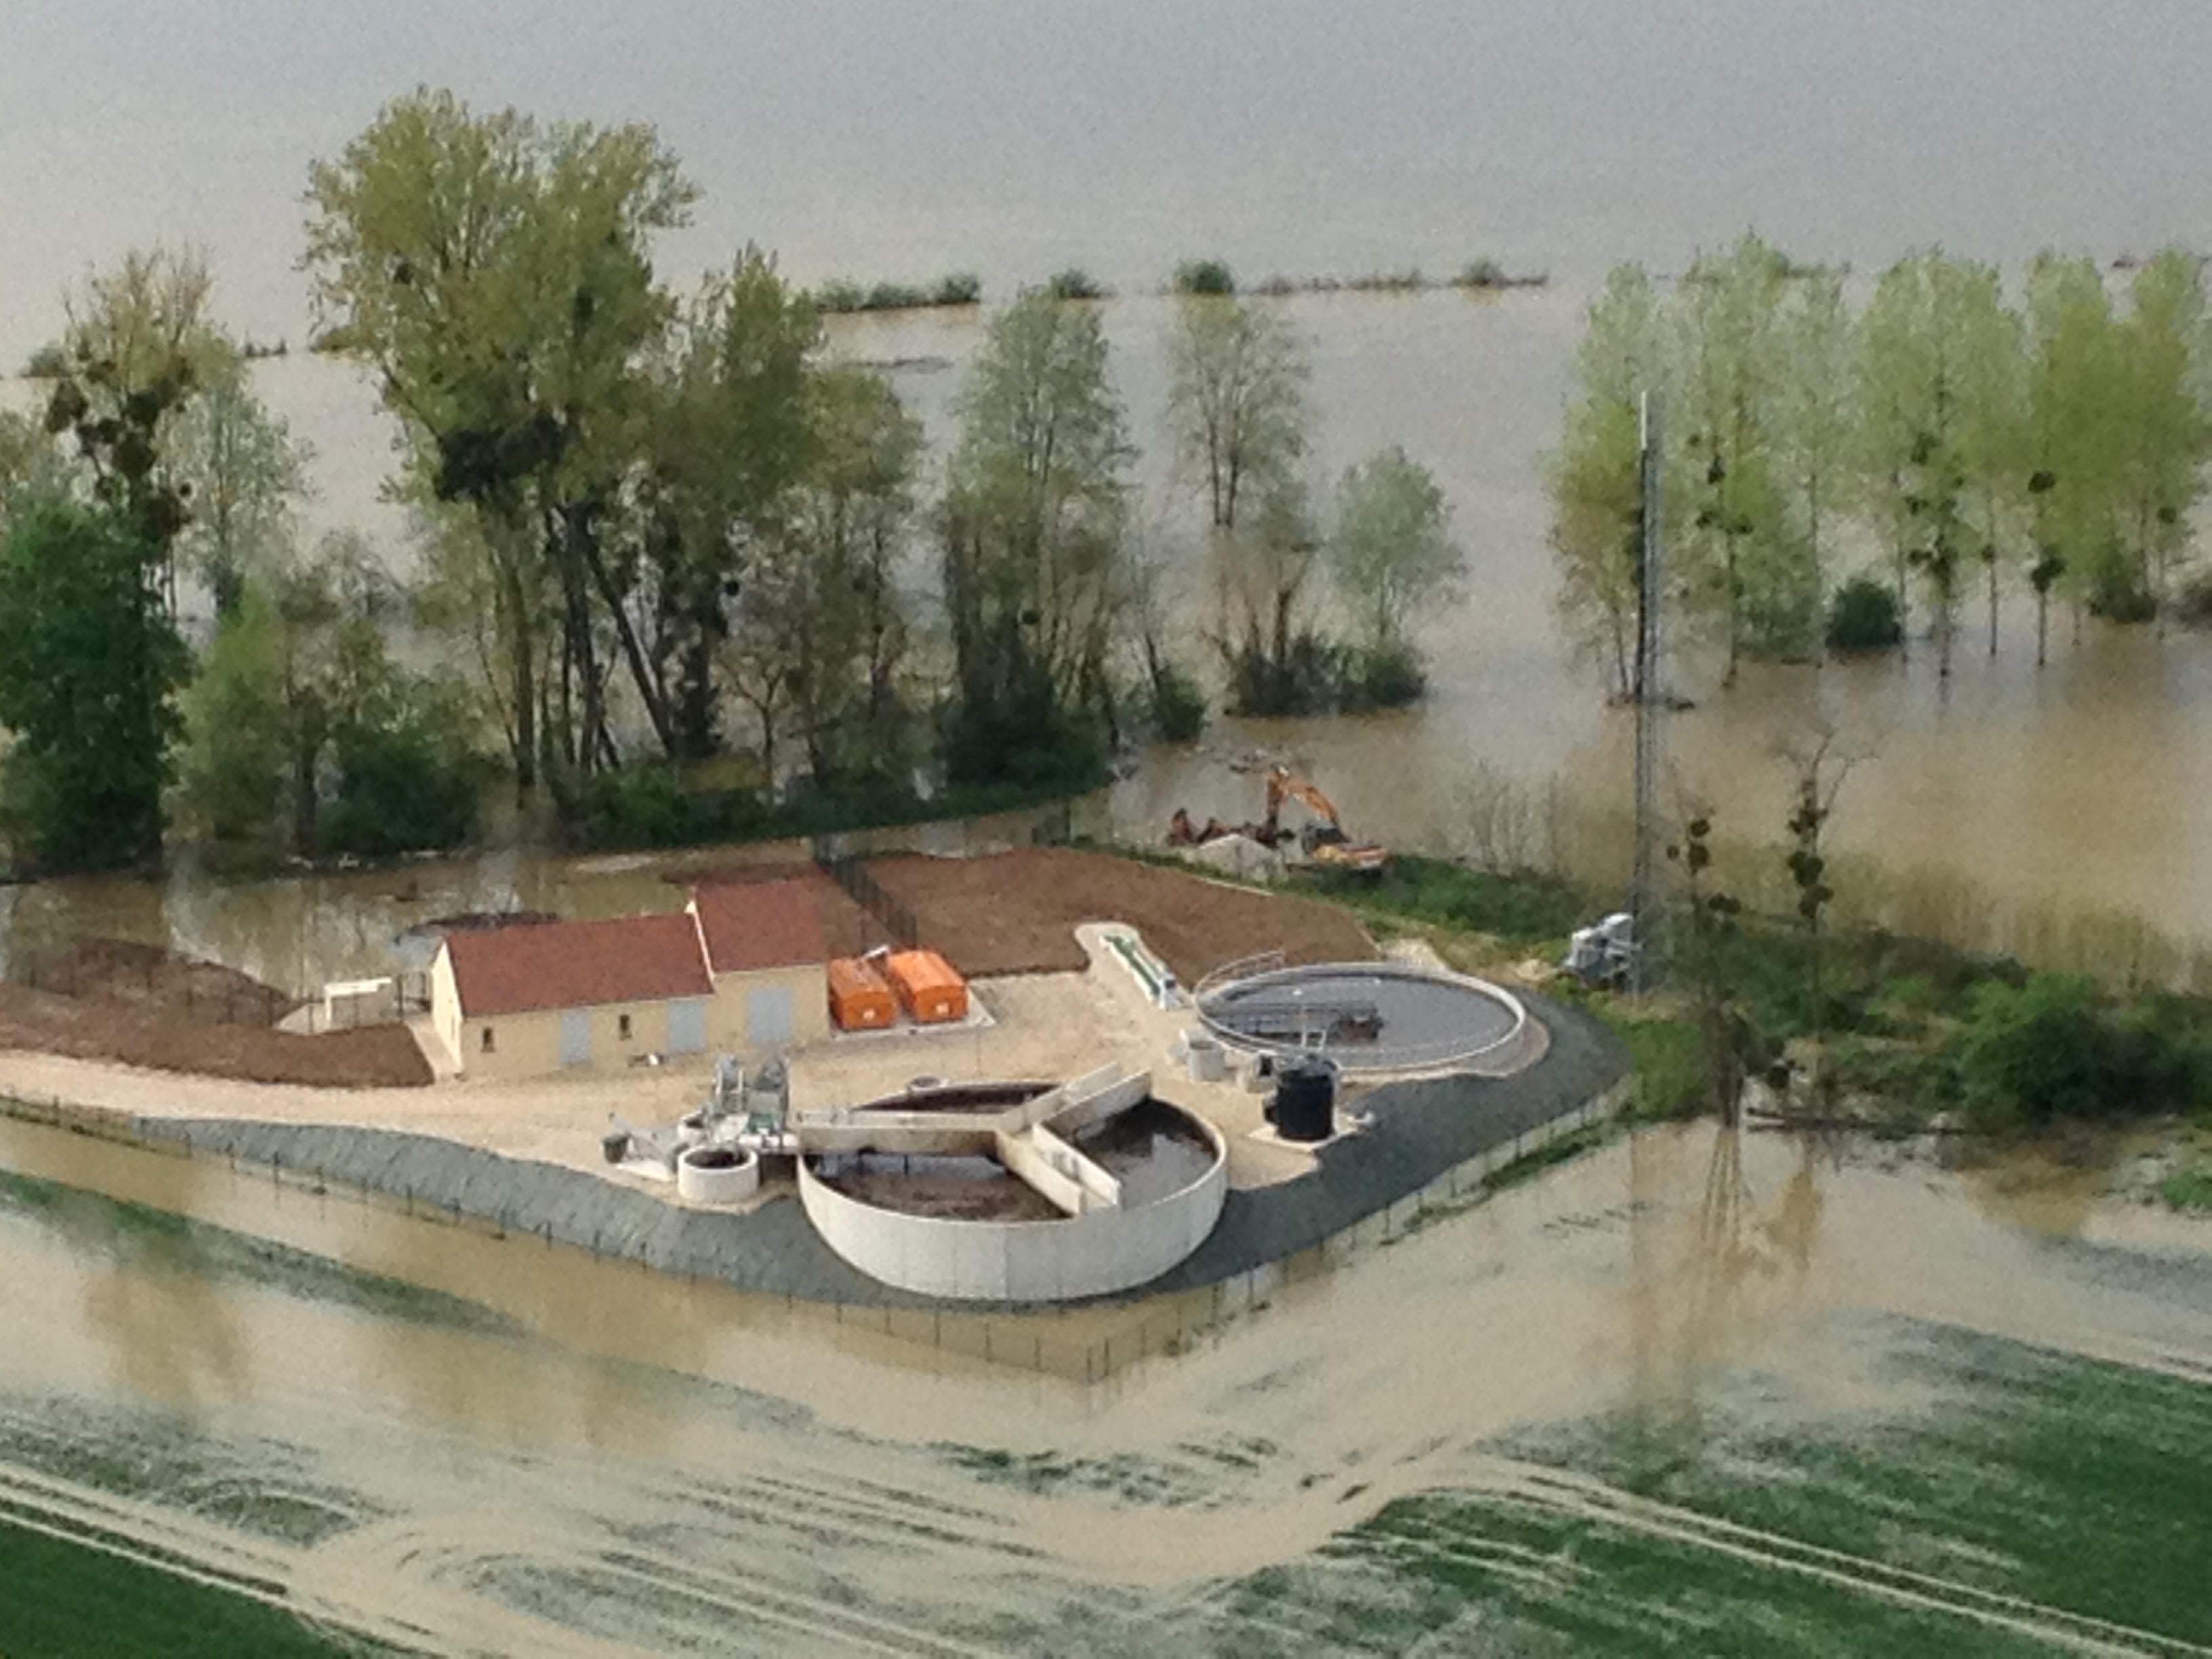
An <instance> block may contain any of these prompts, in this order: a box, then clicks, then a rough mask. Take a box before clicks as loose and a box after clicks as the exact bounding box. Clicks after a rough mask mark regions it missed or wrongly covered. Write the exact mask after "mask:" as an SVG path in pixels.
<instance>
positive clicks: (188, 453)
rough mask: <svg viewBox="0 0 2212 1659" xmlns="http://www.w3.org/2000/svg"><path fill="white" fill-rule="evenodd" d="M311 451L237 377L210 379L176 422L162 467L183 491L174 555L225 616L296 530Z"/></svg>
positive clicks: (268, 568) (277, 559) (275, 559)
mask: <svg viewBox="0 0 2212 1659" xmlns="http://www.w3.org/2000/svg"><path fill="white" fill-rule="evenodd" d="M313 459H314V451H313V448H312V447H310V446H309V445H308V444H307V442H306V441H305V440H303V439H300V438H296V437H295V436H294V435H292V430H291V428H290V426H289V424H288V423H287V422H285V421H284V420H283V417H282V416H277V415H275V414H272V413H271V412H270V410H269V409H268V407H267V405H265V404H263V403H262V401H261V400H260V399H259V398H257V397H255V396H254V395H253V393H252V391H251V390H250V389H249V388H248V387H247V386H246V383H245V380H243V378H242V377H231V378H227V379H224V380H218V381H216V383H215V384H213V385H211V386H209V387H208V388H207V389H206V390H205V391H204V392H202V393H201V394H200V395H199V396H198V397H197V398H193V399H192V400H191V402H190V403H189V404H187V405H186V406H185V409H184V410H183V412H182V413H181V414H180V415H179V417H178V418H177V420H176V422H175V423H174V428H173V432H172V434H171V438H170V444H169V465H170V468H171V470H172V471H173V473H174V474H175V475H176V477H178V478H179V480H180V481H181V482H182V483H183V484H184V485H185V487H186V489H188V490H189V492H190V493H189V497H188V501H189V505H190V508H191V512H190V514H189V516H188V517H187V519H186V520H185V523H184V525H183V526H182V527H181V528H180V530H179V532H178V537H177V552H178V555H179V558H181V559H182V561H183V562H184V564H185V568H186V569H188V570H190V571H191V572H192V573H193V574H197V576H199V578H200V579H201V580H204V582H205V583H206V584H207V586H208V592H209V593H210V596H211V597H212V598H213V599H214V601H215V608H216V615H217V616H218V617H228V616H229V615H231V614H232V613H233V612H234V611H236V610H237V609H238V606H239V604H240V600H241V599H243V598H244V597H245V593H246V581H247V580H248V579H249V577H251V576H254V575H262V576H266V575H267V574H269V573H270V572H271V571H273V570H274V569H275V568H276V566H277V565H278V563H279V562H281V561H282V560H283V556H284V555H285V553H286V551H287V550H288V549H289V546H290V544H291V540H292V538H293V537H294V535H295V533H296V532H297V528H298V526H297V517H298V508H299V504H300V503H301V501H303V500H305V499H306V497H307V468H308V466H309V465H310V464H311V463H312V462H313Z"/></svg>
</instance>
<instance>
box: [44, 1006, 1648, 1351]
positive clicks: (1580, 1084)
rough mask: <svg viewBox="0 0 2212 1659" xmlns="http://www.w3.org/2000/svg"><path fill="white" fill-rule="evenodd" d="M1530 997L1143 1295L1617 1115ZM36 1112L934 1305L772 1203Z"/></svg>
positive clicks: (1271, 1264) (1391, 1215)
mask: <svg viewBox="0 0 2212 1659" xmlns="http://www.w3.org/2000/svg"><path fill="white" fill-rule="evenodd" d="M1528 1000H1529V1001H1530V1002H1531V1004H1532V1005H1536V1006H1533V1007H1532V1012H1539V1013H1540V1014H1541V1019H1542V1021H1543V1023H1544V1024H1547V1025H1548V1026H1549V1027H1550V1028H1551V1038H1552V1040H1551V1045H1550V1050H1549V1052H1548V1053H1547V1054H1545V1056H1544V1058H1543V1059H1542V1060H1541V1061H1540V1062H1539V1063H1538V1064H1537V1065H1535V1066H1533V1067H1531V1068H1530V1069H1528V1071H1525V1072H1522V1073H1518V1074H1516V1075H1515V1076H1513V1077H1510V1078H1504V1079H1479V1078H1466V1077H1459V1078H1443V1079H1433V1080H1428V1081H1421V1082H1411V1083H1394V1084H1388V1085H1383V1086H1382V1087H1380V1088H1377V1089H1375V1090H1373V1091H1370V1092H1368V1093H1366V1094H1364V1095H1363V1096H1362V1097H1361V1098H1360V1101H1359V1106H1360V1109H1362V1110H1363V1111H1365V1112H1369V1113H1371V1114H1372V1115H1373V1116H1374V1119H1375V1121H1374V1123H1373V1125H1372V1127H1370V1128H1368V1129H1366V1130H1364V1131H1363V1132H1362V1133H1359V1134H1357V1135H1351V1136H1347V1137H1346V1138H1344V1139H1341V1140H1339V1141H1336V1142H1334V1143H1332V1144H1331V1145H1329V1146H1325V1147H1323V1148H1322V1151H1321V1152H1320V1154H1319V1158H1320V1162H1321V1164H1322V1170H1321V1171H1320V1172H1319V1174H1318V1175H1317V1176H1308V1177H1304V1178H1301V1179H1299V1180H1297V1181H1292V1182H1285V1183H1283V1184H1282V1185H1280V1186H1276V1187H1269V1188H1262V1189H1260V1190H1258V1191H1254V1192H1231V1193H1229V1194H1227V1195H1226V1196H1225V1197H1223V1198H1221V1199H1220V1200H1219V1210H1218V1214H1219V1221H1218V1224H1217V1225H1214V1227H1213V1230H1212V1233H1211V1234H1210V1235H1208V1236H1206V1241H1205V1243H1203V1244H1201V1245H1200V1246H1199V1247H1198V1249H1197V1250H1196V1251H1195V1252H1194V1253H1193V1254H1192V1255H1189V1256H1188V1257H1187V1258H1186V1259H1184V1260H1183V1261H1181V1262H1180V1263H1179V1264H1175V1265H1171V1266H1170V1267H1167V1268H1166V1269H1164V1271H1163V1272H1162V1273H1160V1275H1159V1276H1158V1277H1157V1278H1155V1279H1152V1280H1150V1281H1146V1282H1142V1284H1141V1288H1142V1289H1143V1290H1144V1291H1146V1293H1147V1294H1150V1293H1152V1292H1154V1291H1183V1290H1190V1289H1194V1288H1198V1289H1203V1288H1206V1287H1210V1286H1218V1285H1224V1284H1227V1283H1230V1282H1231V1281H1236V1280H1240V1279H1241V1280H1243V1281H1245V1285H1246V1289H1247V1291H1249V1292H1252V1293H1254V1294H1257V1293H1260V1291H1263V1290H1264V1286H1265V1285H1266V1284H1267V1283H1271V1282H1273V1279H1272V1277H1271V1276H1272V1275H1273V1274H1274V1273H1279V1272H1280V1271H1282V1270H1283V1269H1282V1267H1281V1264H1283V1263H1285V1262H1287V1261H1291V1259H1292V1258H1294V1257H1299V1256H1301V1255H1304V1253H1308V1252H1311V1251H1314V1250H1316V1249H1322V1250H1323V1251H1324V1252H1326V1251H1327V1250H1328V1249H1333V1248H1334V1246H1333V1243H1332V1241H1334V1240H1338V1239H1346V1238H1352V1239H1356V1238H1358V1237H1361V1236H1362V1235H1363V1233H1364V1231H1365V1230H1367V1229H1370V1228H1372V1227H1374V1226H1376V1225H1380V1226H1382V1227H1383V1228H1385V1229H1388V1228H1389V1227H1391V1226H1393V1225H1402V1217H1403V1216H1404V1215H1405V1214H1406V1213H1409V1212H1418V1211H1419V1209H1420V1208H1421V1207H1422V1206H1424V1205H1426V1204H1432V1203H1439V1202H1445V1201H1452V1200H1457V1199H1458V1198H1459V1197H1461V1196H1462V1194H1465V1193H1466V1192H1468V1191H1469V1190H1470V1189H1473V1188H1477V1187H1479V1185H1480V1178H1481V1176H1484V1175H1486V1174H1487V1173H1489V1172H1490V1171H1492V1170H1495V1169H1497V1168H1499V1167H1501V1166H1503V1165H1504V1164H1510V1163H1512V1162H1514V1161H1515V1160H1516V1159H1517V1158H1522V1157H1524V1156H1526V1155H1527V1154H1528V1152H1532V1151H1536V1150H1541V1147H1542V1146H1545V1145H1547V1144H1548V1143H1549V1142H1551V1141H1552V1140H1553V1139H1556V1138H1557V1137H1558V1136H1559V1135H1560V1134H1563V1133H1572V1132H1573V1130H1574V1129H1575V1128H1577V1127H1581V1126H1583V1125H1585V1124H1587V1123H1589V1122H1590V1121H1595V1119H1596V1118H1598V1117H1601V1116H1604V1115H1609V1114H1610V1113H1611V1112H1612V1111H1613V1110H1614V1109H1617V1107H1618V1105H1619V1103H1620V1101H1621V1099H1622V1098H1623V1095H1622V1092H1621V1089H1620V1084H1621V1082H1622V1079H1624V1077H1625V1076H1626V1073H1627V1071H1628V1054H1627V1051H1626V1048H1624V1047H1623V1046H1622V1045H1621V1043H1620V1040H1619V1039H1618V1038H1616V1037H1614V1036H1613V1035H1612V1034H1611V1033H1610V1032H1608V1031H1607V1030H1604V1028H1603V1027H1602V1026H1601V1025H1600V1024H1598V1023H1597V1022H1596V1021H1595V1020H1594V1019H1592V1018H1589V1016H1588V1015H1586V1014H1583V1013H1582V1012H1580V1011H1578V1010H1576V1009H1572V1008H1565V1007H1561V1006H1558V1005H1554V1004H1552V1003H1550V1002H1548V1001H1547V1000H1543V999H1539V998H1529V999H1528ZM40 1121H57V1122H58V1121H69V1122H73V1123H74V1122H78V1121H88V1122H90V1123H92V1124H94V1125H97V1126H100V1127H98V1129H97V1132H98V1133H107V1134H111V1135H112V1136H113V1137H114V1138H116V1139H126V1140H139V1141H144V1142H152V1143H157V1144H165V1145H167V1146H170V1147H173V1148H176V1149H179V1150H184V1151H189V1152H192V1153H194V1154H196V1155H197V1156H201V1157H213V1158H227V1159H228V1160H230V1161H232V1162H233V1163H234V1164H238V1165H240V1166H258V1167H260V1168H263V1169H272V1168H273V1169H274V1170H276V1171H277V1172H279V1174H280V1175H282V1176H284V1177H287V1178H290V1177H304V1178H311V1179H313V1180H318V1181H327V1182H337V1183H339V1184H341V1185H343V1186H347V1187H351V1188H360V1189H362V1190H365V1191H368V1192H373V1193H380V1194H386V1195H388V1196H389V1197H390V1198H392V1200H395V1201H398V1202H401V1203H403V1204H404V1205H405V1206H408V1207H410V1208H411V1209H414V1210H417V1211H420V1212H427V1213H432V1214H441V1215H445V1216H447V1217H450V1218H456V1219H459V1218H468V1219H470V1220H471V1221H474V1222H477V1223H480V1224H483V1225H489V1226H492V1227H495V1228H498V1229H501V1230H504V1231H508V1232H511V1233H514V1234H519V1235H522V1236H526V1237H533V1238H544V1239H545V1240H547V1241H548V1242H550V1243H558V1244H568V1245H573V1246H574V1247H576V1248H578V1249H586V1250H590V1251H592V1252H593V1253H595V1254H597V1255H607V1256H618V1257H623V1258H625V1259H628V1260H630V1261H639V1262H642V1263H644V1264H646V1265H647V1266H648V1267H654V1268H657V1269H659V1270H660V1271H662V1272H664V1273H676V1274H679V1275H687V1276H690V1277H696V1278H711V1279H720V1280H722V1281H723V1282H725V1283H726V1284H729V1285H733V1286H734V1287H736V1288H737V1289H738V1290H742V1291H757V1292H761V1293H765V1294H768V1295H772V1296H779V1297H796V1298H799V1299H803V1300H806V1301H810V1302H819V1303H824V1304H841V1305H844V1306H855V1307H858V1306H865V1307H872V1308H882V1309H901V1308H913V1309H926V1308H928V1307H930V1306H932V1305H933V1297H931V1296H929V1295H927V1294H924V1293H920V1292H916V1291H909V1290H905V1289H901V1288H898V1287H896V1286H894V1285H889V1284H885V1283H883V1282H881V1281H879V1280H877V1279H872V1278H870V1277H869V1276H868V1275H867V1274H866V1273H861V1272H860V1271H859V1270H858V1269H857V1268H855V1267H852V1266H851V1265H850V1264H849V1263H848V1262H847V1261H845V1260H843V1259H842V1257H840V1256H839V1255H837V1254H836V1252H834V1251H832V1250H831V1249H829V1246H828V1245H827V1244H826V1243H824V1242H823V1238H822V1237H821V1235H820V1234H818V1233H817V1231H815V1228H814V1226H813V1225H811V1223H810V1222H809V1220H808V1218H807V1217H806V1214H805V1211H804V1210H803V1209H802V1208H801V1206H800V1205H799V1204H798V1203H796V1202H793V1201H792V1200H787V1199H779V1200H770V1201H769V1202H767V1203H764V1204H763V1205H761V1206H759V1207H757V1209H753V1210H750V1211H748V1212H744V1213H742V1214H730V1213H717V1212H713V1211H706V1210H688V1209H685V1208H684V1207H682V1206H678V1205H677V1204H673V1203H671V1202H669V1201H668V1200H666V1199H664V1198H661V1197H659V1196H657V1195H655V1194H653V1193H650V1192H646V1191H641V1190H639V1189H638V1188H633V1187H629V1186H624V1185H623V1184H621V1183H619V1182H613V1181H609V1180H607V1179H605V1178H604V1177H602V1176H596V1175H589V1174H586V1173H585V1172H583V1171H582V1170H569V1169H563V1168H560V1167H557V1166H555V1165H552V1164H533V1163H526V1162H524V1161H521V1160H520V1159H515V1158H501V1157H499V1156H498V1155H496V1154H495V1153H491V1152H480V1151H477V1150H476V1149H475V1148H472V1147H468V1146H457V1145H455V1144H454V1143H453V1142H452V1141H449V1140H442V1139H437V1138H436V1137H434V1136H430V1135H422V1134H411V1133H402V1132H399V1131H396V1130H390V1129H374V1128H367V1127H349V1126H339V1125H314V1124H294V1123H255V1122H249V1121H240V1120H235V1119H231V1120H216V1119H184V1118H164V1117H135V1118H134V1117H130V1116H127V1115H123V1114H117V1113H106V1112H100V1111H96V1110H91V1109H84V1110H78V1109H68V1108H63V1107H59V1106H56V1107H55V1108H53V1109H52V1111H51V1112H50V1113H47V1112H41V1113H40ZM671 1196H672V1194H671ZM1036 1225H1057V1224H1049V1223H1046V1224H1036ZM1009 1283H1011V1280H1010V1281H1009ZM1255 1287H1259V1289H1258V1290H1255ZM1122 1288H1124V1289H1133V1288H1138V1285H1134V1284H1132V1285H1124V1286H1123V1287H1122Z"/></svg>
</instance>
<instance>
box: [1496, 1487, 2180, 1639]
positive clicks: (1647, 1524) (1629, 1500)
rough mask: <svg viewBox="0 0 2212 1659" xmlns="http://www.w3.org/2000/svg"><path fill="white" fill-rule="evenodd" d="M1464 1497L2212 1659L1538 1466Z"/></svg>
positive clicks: (2058, 1629)
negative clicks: (1496, 1501) (1514, 1505)
mask: <svg viewBox="0 0 2212 1659" xmlns="http://www.w3.org/2000/svg"><path fill="white" fill-rule="evenodd" d="M1469 1473H1470V1474H1471V1475H1473V1476H1474V1477H1475V1480H1474V1484H1473V1485H1472V1486H1471V1487H1470V1489H1471V1490H1474V1491H1477V1492H1483V1493H1485V1494H1486V1495H1488V1496H1491V1497H1494V1498H1499V1499H1503V1500H1504V1501H1507V1502H1512V1503H1519V1504H1525V1505H1527V1506H1528V1507H1530V1508H1534V1509H1538V1510H1545V1511H1547V1512H1550V1513H1552V1514H1555V1515H1561V1516H1571V1517H1572V1518H1574V1519H1576V1520H1579V1521H1588V1522H1595V1523H1598V1524H1600V1525H1603V1526H1607V1527H1609V1528H1613V1529H1615V1530H1618V1531H1622V1532H1628V1533H1634V1534H1638V1535H1640V1536H1643V1537H1646V1538H1651V1539H1658V1540H1663V1541H1667V1542H1669V1543H1675V1544H1682V1545H1687V1546H1690V1547H1693V1548H1697V1549H1701V1550H1705V1551H1707V1552H1709V1553H1713V1554H1717V1555H1724V1556H1728V1557H1729V1558H1731V1559H1735V1560H1737V1561H1741V1562H1743V1563H1745V1564H1746V1565H1753V1566H1757V1567H1760V1568H1762V1569H1765V1570H1769V1571H1777V1572H1790V1573H1796V1574H1798V1575H1800V1576H1801V1577H1808V1578H1815V1579H1819V1580H1820V1581H1822V1582H1824V1583H1829V1584H1832V1585H1835V1586H1837V1587H1838V1588H1840V1589H1846V1590H1850V1591H1852V1592H1854V1593H1855V1594H1858V1595H1867V1596H1871V1597H1875V1598H1877V1599H1880V1600H1882V1601H1889V1602H1891V1603H1893V1604H1894V1605H1896V1606H1899V1607H1911V1608H1914V1609H1916V1610H1918V1611H1922V1612H1929V1613H1946V1614H1949V1615H1951V1616H1953V1617H1955V1618H1960V1619H1965V1620H1971V1621H1972V1622H1974V1623H1977V1624H1980V1625H1983V1626H1987V1627H1989V1628H1990V1629H1994V1630H2001V1631H2004V1632H2008V1633H2010V1634H2013V1635H2017V1636H2023V1637H2027V1638H2030V1639H2032V1640H2034V1641H2039V1642H2042V1643H2044V1644H2047V1645H2050V1646H2052V1647H2056V1648H2061V1649H2065V1650H2071V1651H2074V1652H2077V1653H2084V1654H2096V1655H2142V1654H2154V1655H2159V1656H2161V1659H2166V1656H2170V1659H2212V1648H2208V1647H2204V1646H2201V1645H2199V1644H2197V1643H2194V1642H2191V1641H2187V1640H2185V1639H2184V1638H2179V1637H2172V1636H2166V1635H2163V1634H2160V1633H2159V1632H2153V1631H2146V1630H2142V1629H2140V1628H2137V1627H2136V1626H2129V1625H2122V1624H2118V1623H2115V1622H2113V1621H2112V1620H2104V1619H2099V1618H2096V1617H2093V1615H2090V1614H2087V1613H2072V1612H2069V1611H2067V1610H2065V1609H2063V1608H2060V1607H2051V1606H2049V1605H2047V1604H2045V1603H2043V1602H2039V1601H2031V1600H2029V1599H2028V1598H2027V1597H2026V1596H2021V1595H2010V1594H2008V1593H2006V1592H2004V1591H2001V1590H1989V1589H1981V1588H1979V1587H1978V1586H1975V1585H1972V1584H1966V1583H1960V1582H1958V1581H1957V1580H1955V1579H1949V1578H1943V1577H1938V1576H1936V1575H1935V1574H1932V1573H1926V1572H1921V1571H1916V1570H1914V1569H1912V1568H1910V1567H1899V1566H1893V1565H1889V1564H1888V1563H1886V1562H1882V1561H1878V1560H1875V1559H1872V1558H1870V1557H1868V1556H1863V1555H1855V1554H1852V1553H1849V1552H1848V1551H1843V1550H1836V1549H1831V1548H1828V1547H1826V1546H1823V1545H1819V1544H1812V1543H1808V1542H1805V1541H1802V1540H1800V1539H1796V1538H1791V1537H1790V1536H1788V1535H1787V1534H1782V1533H1776V1532H1769V1531H1766V1530H1765V1529H1763V1528H1757V1527H1747V1526H1745V1525H1742V1524H1741V1523H1740V1522H1733V1521H1726V1520H1723V1519H1721V1518H1720V1517H1718V1516H1711V1515H1707V1514H1705V1513H1704V1512H1702V1511H1700V1510H1692V1509H1686V1508H1684V1507H1682V1506H1680V1505H1679V1504H1666V1503H1662V1502H1660V1501H1658V1500H1656V1499H1653V1498H1643V1497H1639V1496H1638V1495H1637V1494H1635V1493H1632V1492H1625V1491H1623V1490H1622V1489H1620V1487H1618V1486H1611V1485H1608V1484H1607V1483H1606V1482H1605V1481H1602V1480H1596V1479H1595V1478H1593V1477H1589V1476H1585V1475H1577V1474H1573V1473H1571V1471H1567V1470H1563V1469H1558V1468H1550V1467H1547V1466H1544V1465H1539V1464H1531V1463H1519V1462H1512V1461H1510V1460H1506V1459H1495V1460H1490V1461H1489V1462H1488V1467H1486V1468H1480V1469H1472V1470H1470V1471H1469Z"/></svg>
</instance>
